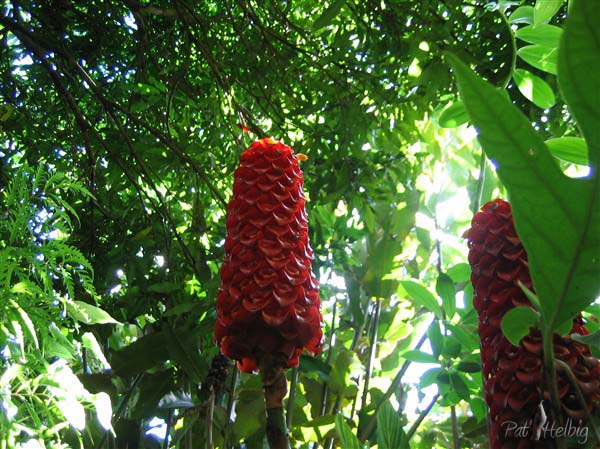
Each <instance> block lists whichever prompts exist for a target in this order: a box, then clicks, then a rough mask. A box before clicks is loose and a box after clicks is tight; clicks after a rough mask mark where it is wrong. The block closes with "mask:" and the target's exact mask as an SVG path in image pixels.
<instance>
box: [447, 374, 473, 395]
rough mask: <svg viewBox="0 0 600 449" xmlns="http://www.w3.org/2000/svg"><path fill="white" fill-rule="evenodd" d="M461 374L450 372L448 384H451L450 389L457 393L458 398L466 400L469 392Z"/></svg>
mask: <svg viewBox="0 0 600 449" xmlns="http://www.w3.org/2000/svg"><path fill="white" fill-rule="evenodd" d="M463 376H464V374H461V373H459V372H456V371H452V372H450V385H452V389H453V390H454V391H455V392H456V394H458V397H459V398H461V399H463V400H465V401H468V400H469V398H470V396H471V393H470V392H469V387H468V386H467V383H466V382H465V379H464V377H463Z"/></svg>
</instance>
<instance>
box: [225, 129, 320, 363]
mask: <svg viewBox="0 0 600 449" xmlns="http://www.w3.org/2000/svg"><path fill="white" fill-rule="evenodd" d="M303 182H304V181H303V176H302V172H301V170H300V167H299V164H298V159H297V157H296V155H295V154H294V152H293V150H292V149H291V148H290V147H288V146H286V145H284V144H283V143H281V142H275V141H273V140H272V139H261V140H259V141H257V142H254V143H253V144H252V145H251V146H250V147H249V148H248V149H247V150H246V151H244V153H242V155H241V157H240V166H239V167H238V169H237V170H236V171H235V174H234V182H233V198H232V199H231V201H230V203H229V204H228V206H227V237H226V239H225V259H224V262H223V266H222V268H221V286H220V288H219V293H218V298H217V324H216V327H215V340H216V341H217V343H218V344H219V346H220V348H221V351H222V352H223V354H225V355H226V356H228V357H230V358H232V359H235V360H237V361H238V366H239V367H240V369H241V370H242V371H245V372H252V371H256V370H257V369H258V367H259V365H260V360H261V358H263V357H265V356H266V355H269V356H278V357H283V358H286V359H287V364H288V366H296V365H297V364H298V358H299V356H300V354H301V353H302V351H303V350H305V349H306V350H307V351H308V352H310V353H316V352H318V351H319V350H320V345H321V340H322V336H323V334H322V330H321V323H322V318H321V313H320V308H319V306H320V299H319V290H318V285H319V284H318V282H317V280H316V278H315V276H314V274H313V273H312V270H311V260H312V259H313V252H312V249H311V248H310V245H309V242H308V220H307V216H306V210H305V199H304V192H303V188H302V186H303Z"/></svg>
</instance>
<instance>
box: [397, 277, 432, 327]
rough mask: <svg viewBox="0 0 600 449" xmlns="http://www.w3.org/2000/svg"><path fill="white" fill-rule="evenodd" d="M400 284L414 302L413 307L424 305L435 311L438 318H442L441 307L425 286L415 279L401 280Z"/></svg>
mask: <svg viewBox="0 0 600 449" xmlns="http://www.w3.org/2000/svg"><path fill="white" fill-rule="evenodd" d="M400 285H401V286H402V288H403V289H404V291H405V292H406V294H407V295H408V296H409V297H410V299H412V300H413V302H414V303H415V308H417V307H416V306H422V307H425V308H426V309H427V310H430V311H431V312H433V313H435V315H436V316H437V317H438V318H440V319H441V318H442V309H441V307H440V305H439V303H438V300H437V298H436V297H435V295H434V294H433V293H431V292H430V291H429V290H427V288H426V287H424V286H423V285H421V284H419V283H418V282H415V281H401V282H400Z"/></svg>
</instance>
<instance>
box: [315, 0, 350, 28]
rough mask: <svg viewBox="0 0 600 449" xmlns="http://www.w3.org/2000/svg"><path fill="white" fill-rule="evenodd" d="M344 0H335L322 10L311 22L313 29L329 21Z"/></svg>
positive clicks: (338, 10)
mask: <svg viewBox="0 0 600 449" xmlns="http://www.w3.org/2000/svg"><path fill="white" fill-rule="evenodd" d="M345 3H346V2H345V0H337V1H335V2H333V3H332V4H331V5H329V7H328V8H327V9H326V10H325V11H323V13H322V14H321V15H320V16H319V17H318V18H317V19H316V20H315V22H314V23H313V31H318V30H320V29H321V28H323V27H326V26H327V25H329V24H330V23H331V21H332V20H333V18H334V17H335V16H337V15H338V14H339V12H340V11H341V10H342V7H343V6H344V4H345Z"/></svg>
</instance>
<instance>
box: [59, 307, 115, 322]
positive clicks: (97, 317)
mask: <svg viewBox="0 0 600 449" xmlns="http://www.w3.org/2000/svg"><path fill="white" fill-rule="evenodd" d="M67 313H68V314H69V316H70V317H71V318H73V319H74V320H77V321H80V322H82V323H85V324H110V323H113V324H119V322H118V321H117V320H115V319H114V318H113V317H111V316H110V315H109V314H108V313H107V312H105V311H104V310H102V309H101V308H100V307H96V306H94V305H92V304H88V303H87V302H83V301H73V302H67Z"/></svg>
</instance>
